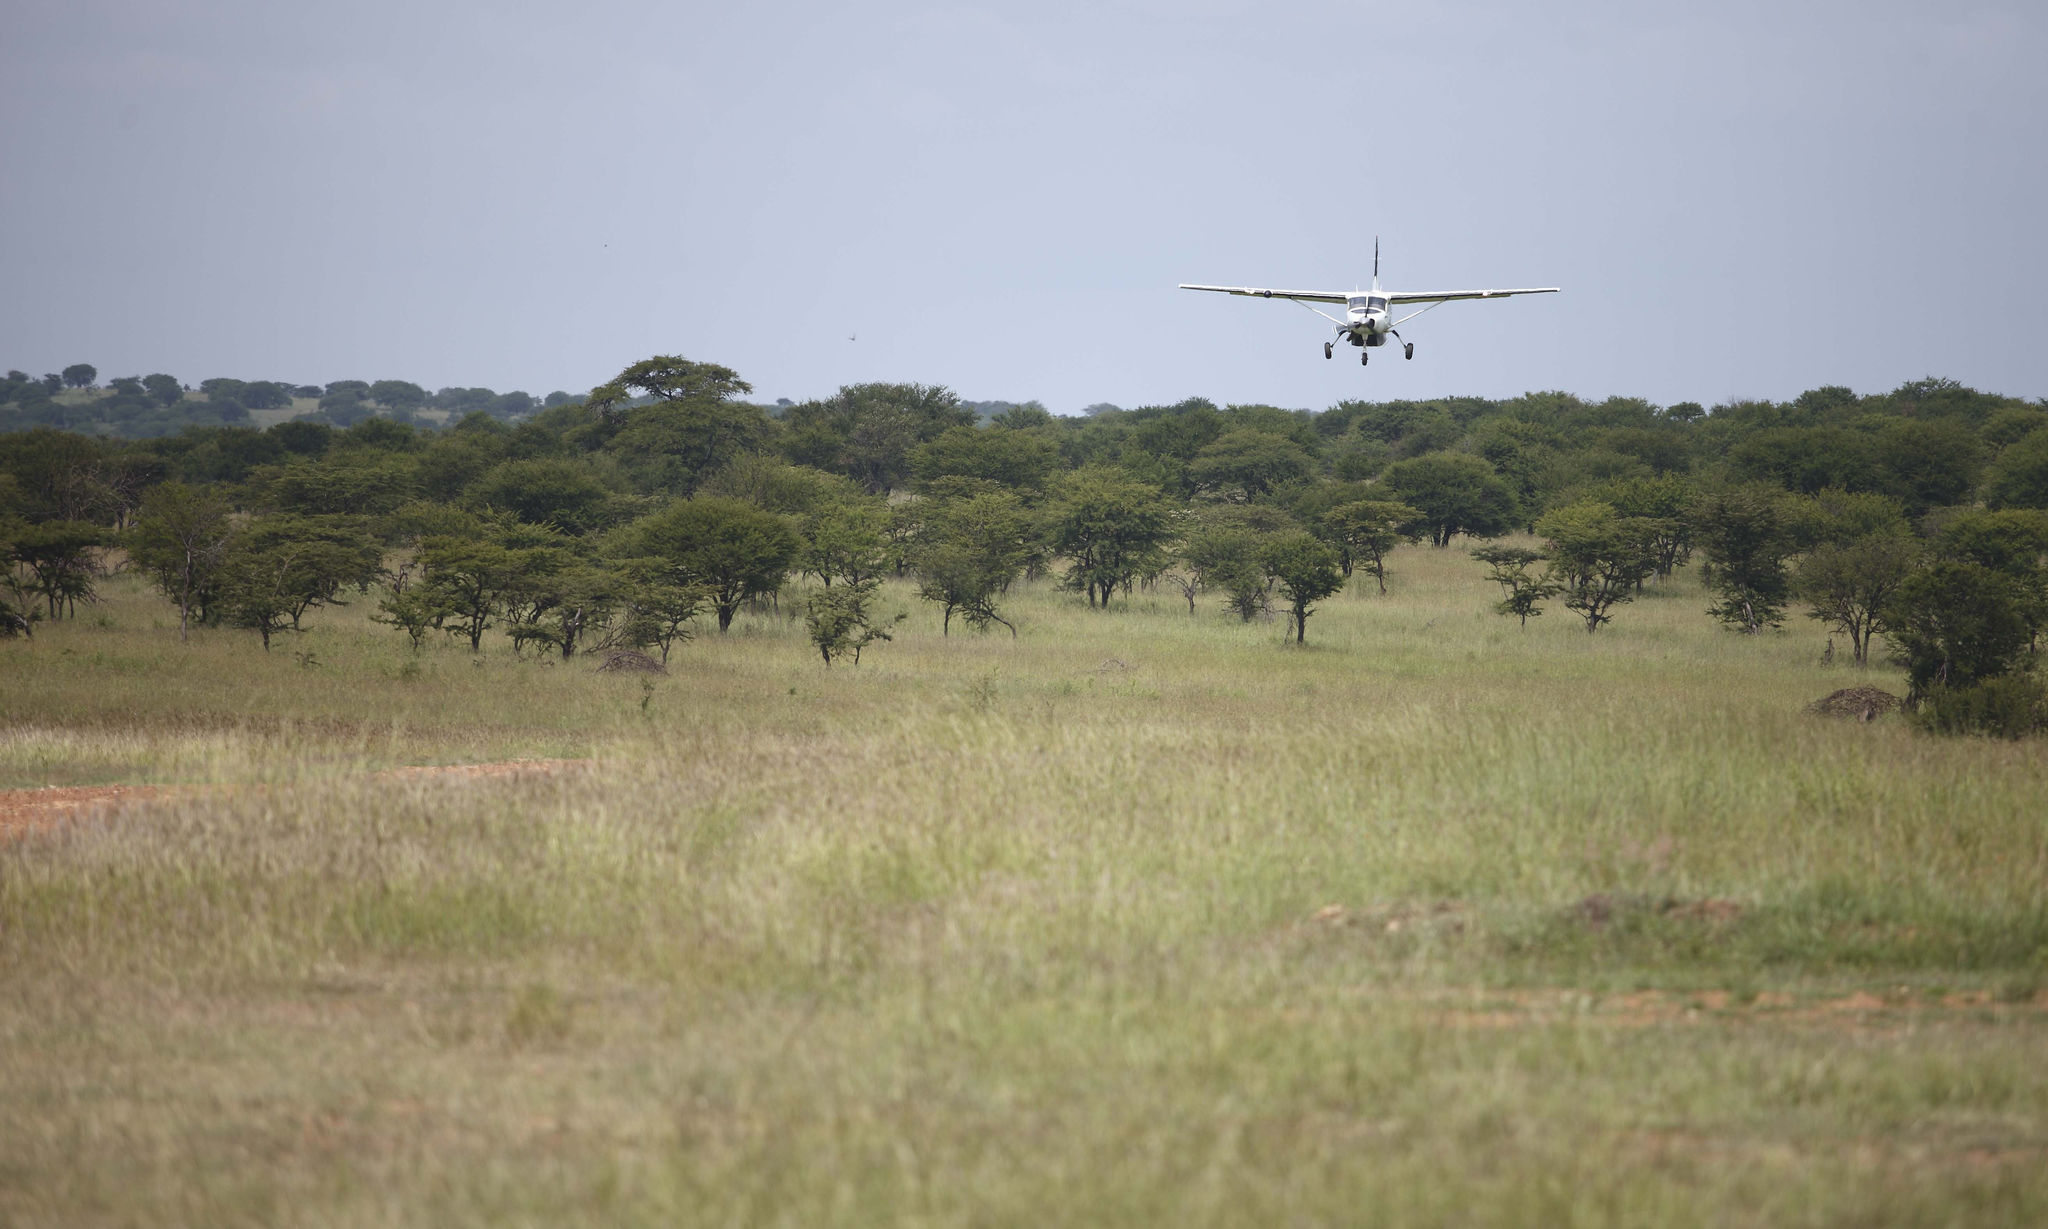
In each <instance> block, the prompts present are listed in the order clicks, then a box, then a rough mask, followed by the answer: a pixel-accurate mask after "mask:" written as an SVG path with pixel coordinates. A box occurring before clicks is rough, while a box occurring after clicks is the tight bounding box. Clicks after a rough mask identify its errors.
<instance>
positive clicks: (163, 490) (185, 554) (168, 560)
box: [128, 482, 235, 640]
mask: <svg viewBox="0 0 2048 1229" xmlns="http://www.w3.org/2000/svg"><path fill="white" fill-rule="evenodd" d="M234 531H235V530H234V522H233V521H232V520H231V519H230V517H229V509H228V505H227V502H226V501H225V500H223V499H221V498H220V497H219V496H218V495H215V494H214V493H213V492H211V491H202V490H194V489H193V488H191V487H189V486H186V485H185V484H184V483H182V482H166V483H163V484H161V485H159V486H157V487H155V488H154V489H152V490H151V491H150V493H149V494H148V495H146V496H144V497H143V501H142V507H141V509H140V510H139V511H138V512H137V513H136V517H135V527H134V529H133V530H132V531H131V532H130V535H129V539H128V554H129V557H130V558H132V559H133V560H134V561H135V562H136V564H137V565H138V566H140V567H141V568H142V569H143V570H144V571H145V572H147V573H149V575H150V576H151V577H152V578H154V579H155V580H156V583H157V586H158V587H159V588H161V589H162V590H163V592H164V595H165V596H166V597H168V598H170V599H171V600H172V601H174V602H176V603H177V604H178V639H179V640H187V639H189V638H190V635H191V626H192V611H193V610H194V609H195V608H196V609H201V610H203V609H204V608H205V606H206V604H207V600H208V598H209V596H210V594H211V591H212V590H213V588H214V585H215V583H216V581H217V580H218V577H219V572H220V565H221V560H222V559H223V558H224V557H225V556H226V554H227V549H228V544H229V542H230V541H231V540H232V539H233V538H234Z"/></svg>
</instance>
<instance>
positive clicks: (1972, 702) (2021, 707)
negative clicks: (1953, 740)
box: [1914, 674, 2048, 738]
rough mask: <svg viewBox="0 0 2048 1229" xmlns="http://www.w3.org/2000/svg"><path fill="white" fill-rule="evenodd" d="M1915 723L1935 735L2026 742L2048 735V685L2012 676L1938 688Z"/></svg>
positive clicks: (2029, 676) (2029, 677)
mask: <svg viewBox="0 0 2048 1229" xmlns="http://www.w3.org/2000/svg"><path fill="white" fill-rule="evenodd" d="M1914 722H1915V724H1917V725H1918V726H1919V727H1920V728H1921V729H1923V730H1927V731H1929V732H1930V733H1935V734H1982V735H1985V736H1987V737H1991V738H2026V737H2028V736H2030V735H2033V734H2039V733H2042V732H2044V731H2048V684H2043V683H2042V681H2041V680H2040V679H2039V678H2038V677H2036V676H2034V675H2032V674H2008V675H2003V676H2001V677H1999V678H1993V679H1986V680H1984V681H1983V682H1981V683H1973V684H1971V685H1970V686H1967V687H1943V688H1938V689H1936V690H1934V691H1932V692H1929V693H1928V695H1927V698H1926V699H1924V700H1923V701H1921V703H1920V709H1919V712H1918V713H1916V714H1915V716H1914Z"/></svg>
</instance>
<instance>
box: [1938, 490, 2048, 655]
mask: <svg viewBox="0 0 2048 1229" xmlns="http://www.w3.org/2000/svg"><path fill="white" fill-rule="evenodd" d="M1935 549H1936V550H1937V551H1938V552H1939V553H1940V555H1941V556H1942V557H1943V558H1946V559H1955V560H1959V561H1961V562H1965V563H1975V564H1980V565H1982V566H1984V567H1987V568H1990V569H1991V570H1992V571H1995V572H1998V573H2000V574H2001V575H2003V576H2005V577H2006V578H2007V579H2009V580H2011V581H2012V582H2013V585H2014V588H2015V590H2016V591H2017V593H2018V595H2019V601H2020V613H2021V617H2022V618H2024V619H2025V621H2026V624H2027V639H2028V646H2029V647H2030V648H2031V647H2033V644H2034V642H2035V640H2036V638H2037V637H2038V635H2039V634H2040V630H2041V627H2042V625H2043V624H2044V623H2048V511H2040V510H2036V509H2032V508H2006V509H2001V510H1999V511H1995V512H1986V511H1982V510H1976V511H1971V512H1966V513H1964V514H1962V515H1960V516H1957V517H1955V518H1954V519H1952V520H1950V521H1949V522H1948V523H1947V524H1946V525H1944V526H1942V527H1941V530H1940V532H1939V533H1938V534H1937V535H1936V538H1935Z"/></svg>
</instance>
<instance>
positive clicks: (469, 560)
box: [393, 538, 513, 653]
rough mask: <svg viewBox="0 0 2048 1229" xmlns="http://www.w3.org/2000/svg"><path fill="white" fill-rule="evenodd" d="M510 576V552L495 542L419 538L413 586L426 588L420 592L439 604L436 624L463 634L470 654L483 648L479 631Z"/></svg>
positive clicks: (489, 622)
mask: <svg viewBox="0 0 2048 1229" xmlns="http://www.w3.org/2000/svg"><path fill="white" fill-rule="evenodd" d="M512 580H513V570H512V554H511V552H510V551H508V550H506V549H505V548H504V547H503V546H500V545H498V544H497V543H495V542H481V541H474V540H468V539H461V538H428V539H426V540H425V541H423V542H421V543H420V581H419V586H418V587H419V588H421V589H423V590H425V591H426V594H423V595H422V596H423V598H424V599H425V600H428V601H431V602H432V603H433V604H434V605H435V606H437V607H438V608H439V610H440V612H441V622H440V624H438V626H441V627H442V628H443V630H446V631H447V632H449V633H450V634H452V635H460V636H467V637H468V638H469V651H470V652H472V653H475V652H477V651H479V650H480V649H481V648H482V647H483V640H484V632H485V631H486V630H487V629H489V628H490V627H491V625H492V619H493V618H494V617H495V616H496V615H497V614H498V611H499V608H500V606H501V605H502V603H503V599H504V595H505V590H506V589H507V588H508V587H509V586H510V585H511V583H512ZM426 595H431V597H427V596H426ZM393 617H394V618H395V617H396V615H395V614H394V615H393ZM451 621H452V622H453V624H454V626H452V627H450V626H448V624H449V623H450V622H451Z"/></svg>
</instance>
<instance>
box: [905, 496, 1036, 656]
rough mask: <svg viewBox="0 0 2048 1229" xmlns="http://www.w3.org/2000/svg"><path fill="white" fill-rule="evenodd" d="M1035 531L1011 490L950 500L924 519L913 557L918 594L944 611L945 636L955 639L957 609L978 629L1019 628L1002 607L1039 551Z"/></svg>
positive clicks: (1022, 506)
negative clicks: (1005, 595)
mask: <svg viewBox="0 0 2048 1229" xmlns="http://www.w3.org/2000/svg"><path fill="white" fill-rule="evenodd" d="M1035 536H1036V535H1035V527H1034V526H1033V524H1032V518H1031V514H1030V512H1029V510H1027V509H1026V508H1025V507H1024V502H1023V501H1022V500H1021V499H1019V498H1017V496H1015V495H1013V494H1011V493H1010V492H1008V491H984V492H982V493H980V494H977V495H973V496H970V497H968V498H966V499H961V500H952V501H944V502H941V503H940V504H939V506H938V507H937V508H935V509H934V510H933V512H932V513H931V514H929V515H927V516H926V517H925V519H924V524H923V526H922V529H921V532H920V535H919V537H920V540H919V542H918V544H917V546H916V548H915V549H914V550H913V552H912V555H911V563H912V566H914V567H915V568H916V569H917V572H918V576H919V584H918V596H919V597H922V598H923V599H924V600H926V601H928V602H936V603H938V604H939V606H940V607H942V608H943V611H944V613H943V616H942V618H941V622H940V634H941V635H950V634H951V632H952V626H953V615H954V613H955V612H956V611H957V612H958V613H959V614H960V616H961V617H962V618H964V619H965V620H966V621H967V625H968V626H969V627H972V628H974V629H976V630H977V631H986V630H988V625H989V624H991V623H1000V624H1002V625H1003V626H1004V627H1007V628H1009V629H1010V635H1011V636H1012V637H1015V636H1016V634H1017V627H1016V625H1015V624H1013V623H1011V622H1010V621H1009V620H1008V619H1005V618H1003V617H1002V615H1001V614H1000V613H999V612H998V611H997V609H996V598H997V597H998V596H999V595H1000V594H1002V593H1004V592H1006V591H1007V590H1008V589H1009V587H1010V584H1011V582H1013V581H1015V580H1016V579H1017V575H1018V573H1020V572H1022V571H1023V570H1024V564H1025V561H1026V560H1028V559H1029V558H1030V557H1031V554H1032V552H1033V551H1034V550H1035V549H1036V546H1035V543H1034V541H1033V539H1034V537H1035Z"/></svg>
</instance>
